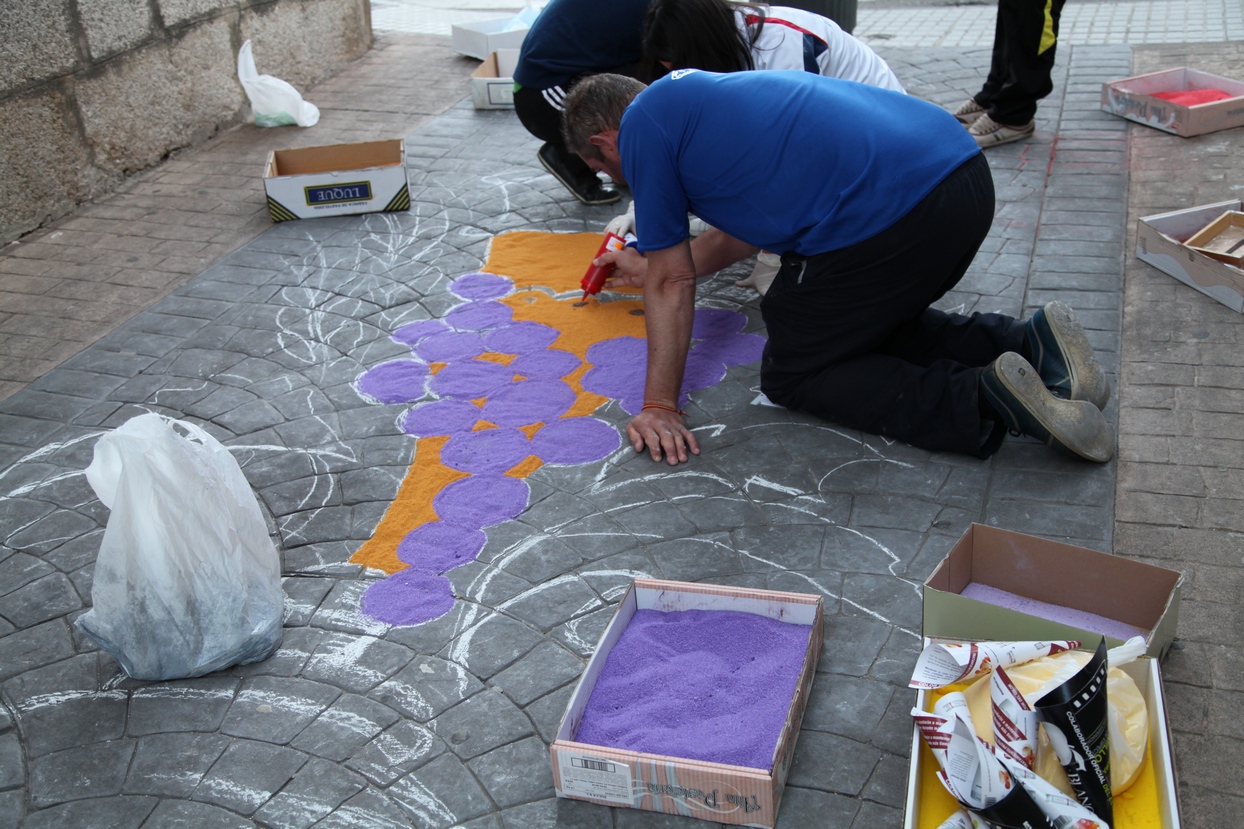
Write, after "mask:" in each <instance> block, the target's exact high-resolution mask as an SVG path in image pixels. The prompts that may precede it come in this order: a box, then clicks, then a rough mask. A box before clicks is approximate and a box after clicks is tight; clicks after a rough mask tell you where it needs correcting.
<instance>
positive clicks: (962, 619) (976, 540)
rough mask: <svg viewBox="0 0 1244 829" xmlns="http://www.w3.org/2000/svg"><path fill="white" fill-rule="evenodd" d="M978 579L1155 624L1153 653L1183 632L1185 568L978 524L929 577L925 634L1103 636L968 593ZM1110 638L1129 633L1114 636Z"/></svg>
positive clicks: (1149, 637) (1111, 642)
mask: <svg viewBox="0 0 1244 829" xmlns="http://www.w3.org/2000/svg"><path fill="white" fill-rule="evenodd" d="M972 582H976V583H977V584H984V585H988V586H990V587H995V588H998V589H1000V590H1005V591H1007V592H1008V593H1013V594H1015V595H1018V596H1023V597H1026V598H1029V599H1035V600H1037V601H1041V602H1046V603H1048V604H1053V605H1059V606H1061V607H1067V608H1072V609H1075V610H1082V611H1086V612H1089V613H1094V614H1096V615H1098V616H1104V617H1106V618H1108V619H1113V620H1117V621H1119V622H1124V623H1126V624H1128V625H1131V626H1133V627H1136V628H1140V629H1141V630H1144V631H1147V633H1146V635H1145V640H1146V643H1147V645H1148V648H1147V649H1146V655H1148V656H1152V657H1155V658H1160V657H1161V656H1163V655H1165V653H1166V651H1167V649H1168V648H1170V645H1171V642H1172V640H1174V638H1175V628H1176V625H1177V623H1178V620H1179V599H1180V595H1181V593H1182V590H1183V576H1182V574H1180V573H1177V572H1175V571H1174V570H1167V569H1164V568H1162V567H1154V566H1153V565H1151V564H1143V563H1141V562H1138V561H1130V560H1129V559H1126V558H1122V557H1120V556H1112V555H1108V554H1106V553H1099V552H1096V551H1094V550H1087V549H1085V548H1083V547H1075V546H1072V545H1070V544H1061V543H1059V542H1057V541H1048V540H1046V539H1044V538H1037V537H1036V536H1031V535H1024V534H1022V533H1016V532H1010V531H1009V530H1000V529H998V528H996V527H987V526H985V525H983V524H973V525H972V526H971V527H969V528H968V530H967V532H965V533H964V534H963V537H962V538H960V539H959V541H958V543H956V544H955V546H954V547H952V548H951V550H950V552H949V553H947V555H946V558H944V559H942V562H941V564H939V565H938V566H937V569H935V570H934V571H933V574H932V575H930V576H929V578H928V579H926V580H925V583H924V635H925V636H935V637H939V638H945V639H962V640H968V639H974V638H980V639H992V640H998V641H1026V640H1037V639H1078V640H1080V641H1082V642H1085V643H1092V644H1096V643H1097V640H1098V639H1099V638H1100V636H1101V634H1100V633H1096V632H1093V631H1088V630H1084V629H1081V628H1076V627H1071V626H1069V625H1066V624H1062V623H1059V622H1054V621H1050V620H1048V619H1042V618H1040V617H1037V616H1032V615H1029V614H1027V613H1021V612H1019V611H1016V610H1012V609H1009V608H1004V607H999V606H996V605H992V604H987V603H985V602H981V601H977V600H975V599H972V598H969V597H966V596H962V595H960V594H961V593H962V591H963V589H964V588H966V587H967V586H968V584H970V583H972ZM1106 643H1107V646H1109V647H1115V646H1117V645H1121V644H1122V641H1121V640H1119V639H1115V638H1111V637H1106Z"/></svg>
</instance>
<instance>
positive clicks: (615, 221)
mask: <svg viewBox="0 0 1244 829" xmlns="http://www.w3.org/2000/svg"><path fill="white" fill-rule="evenodd" d="M605 232H606V233H613V234H616V235H618V236H625V235H626V234H628V233H634V232H635V200H634V199H631V203H630V204H628V205H627V206H626V212H625V213H623V214H622V215H621V216H614V217H613V218H612V219H610V220H609V224H607V225H605Z"/></svg>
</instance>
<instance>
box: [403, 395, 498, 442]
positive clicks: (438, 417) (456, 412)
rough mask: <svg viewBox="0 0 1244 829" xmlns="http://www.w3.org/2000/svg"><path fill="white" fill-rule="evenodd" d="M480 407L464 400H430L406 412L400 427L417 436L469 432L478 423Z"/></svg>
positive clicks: (424, 436) (426, 436)
mask: <svg viewBox="0 0 1244 829" xmlns="http://www.w3.org/2000/svg"><path fill="white" fill-rule="evenodd" d="M479 416H480V409H479V406H476V405H475V404H474V403H468V402H467V401H465V400H431V401H429V402H427V403H420V404H419V405H418V406H415V407H414V408H413V409H411V410H410V411H409V412H407V413H406V417H405V419H404V420H403V421H402V428H403V429H404V430H405V431H406V434H408V435H413V436H414V437H417V438H430V437H437V436H440V435H457V434H461V433H463V432H470V431H471V430H472V429H474V428H475V424H476V423H479Z"/></svg>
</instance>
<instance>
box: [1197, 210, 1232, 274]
mask: <svg viewBox="0 0 1244 829" xmlns="http://www.w3.org/2000/svg"><path fill="white" fill-rule="evenodd" d="M1184 244H1185V245H1187V246H1188V247H1190V248H1192V249H1193V250H1195V251H1200V252H1201V253H1203V254H1205V255H1206V256H1208V257H1210V258H1211V259H1217V260H1218V261H1219V262H1226V263H1227V264H1228V265H1233V266H1235V267H1237V268H1238V267H1240V265H1244V213H1241V212H1240V211H1238V210H1228V211H1227V212H1226V213H1223V214H1222V215H1221V216H1219V217H1218V218H1217V219H1214V221H1212V222H1210V223H1209V224H1208V225H1206V226H1205V227H1204V228H1202V229H1201V230H1200V231H1198V232H1197V233H1195V234H1193V235H1192V236H1191V237H1190V238H1189V239H1188V241H1187V242H1184Z"/></svg>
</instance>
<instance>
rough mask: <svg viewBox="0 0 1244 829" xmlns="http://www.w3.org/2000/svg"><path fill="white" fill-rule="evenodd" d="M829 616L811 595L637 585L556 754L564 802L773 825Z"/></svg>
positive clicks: (601, 648) (586, 675) (610, 629)
mask: <svg viewBox="0 0 1244 829" xmlns="http://www.w3.org/2000/svg"><path fill="white" fill-rule="evenodd" d="M822 613H823V610H822V600H821V597H819V596H815V595H810V594H804V593H780V592H776V591H769V590H750V589H744V588H737V587H726V586H722V585H712V584H693V583H687V582H671V581H660V580H654V579H637V580H636V581H635V582H634V583H633V584H632V585H631V587H630V588H629V589H628V590H627V593H626V595H625V596H623V597H622V600H621V602H620V603H619V604H618V608H617V610H616V611H615V613H614V616H613V619H612V620H611V621H610V623H609V625H608V626H607V627H606V628H605V631H604V633H603V634H602V635H601V640H600V644H599V645H598V646H597V649H596V652H595V653H594V654H593V655H592V658H591V659H590V660H589V661H588V665H587V668H586V669H585V670H584V672H583V677H582V678H581V679H580V680H579V685H578V687H576V688H575V692H574V694H573V695H572V696H571V698H570V703H569V706H568V708H567V711H566V715H565V717H564V718H563V719H562V723H561V727H560V728H559V729H558V732H557V738H556V740H555V741H554V742H553V745H552V746H551V747H550V754H551V756H552V762H553V779H554V784H555V786H556V789H557V794H558V796H559V797H569V798H576V799H580V800H589V801H592V802H595V803H601V804H605V805H609V806H626V807H628V808H632V809H642V810H647V811H653V812H666V813H669V814H679V815H688V816H691V817H696V818H702V819H704V820H711V821H715V822H718V823H728V824H740V825H744V826H760V827H772V826H773V825H774V821H775V820H776V819H777V812H778V805H779V802H780V799H781V795H782V789H783V787H784V786H785V784H786V776H787V773H788V772H789V770H790V762H791V756H792V754H793V752H794V748H795V740H796V738H797V737H798V734H799V727H800V725H801V723H802V721H803V713H804V709H805V707H806V706H807V700H808V694H809V692H810V691H811V688H812V681H813V678H814V676H815V674H816V662H817V658H818V656H819V655H820V651H821V644H822V642H823V639H824V627H823V620H822Z"/></svg>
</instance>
